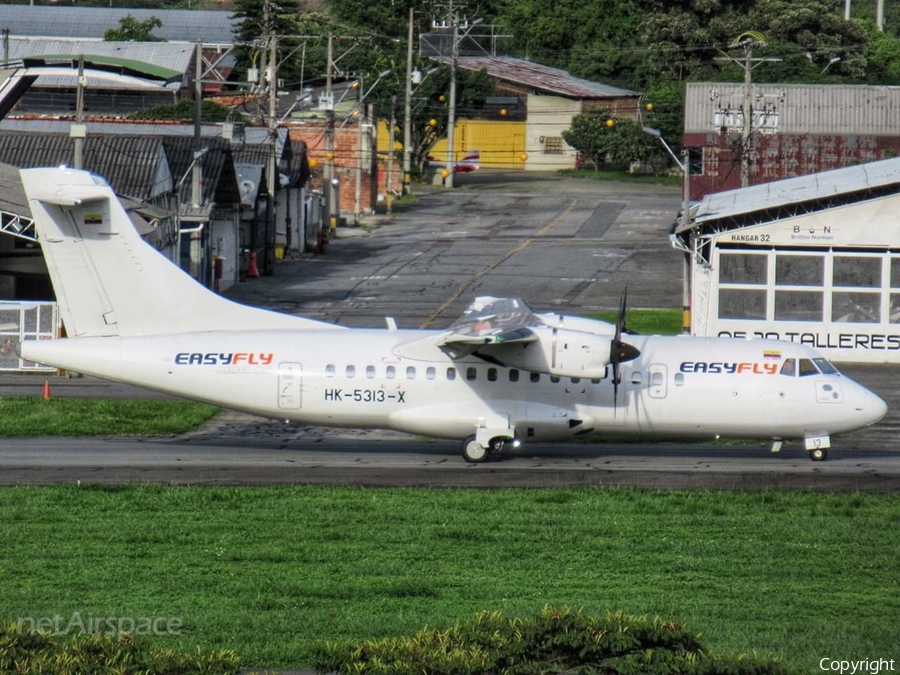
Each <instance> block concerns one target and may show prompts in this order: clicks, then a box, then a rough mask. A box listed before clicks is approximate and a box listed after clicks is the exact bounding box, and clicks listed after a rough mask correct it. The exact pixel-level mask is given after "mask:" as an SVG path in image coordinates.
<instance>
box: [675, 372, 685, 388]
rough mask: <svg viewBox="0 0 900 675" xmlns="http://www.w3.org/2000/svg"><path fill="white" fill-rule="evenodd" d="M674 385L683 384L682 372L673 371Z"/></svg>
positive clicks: (680, 385) (679, 385)
mask: <svg viewBox="0 0 900 675" xmlns="http://www.w3.org/2000/svg"><path fill="white" fill-rule="evenodd" d="M675 386H676V387H683V386H684V373H675Z"/></svg>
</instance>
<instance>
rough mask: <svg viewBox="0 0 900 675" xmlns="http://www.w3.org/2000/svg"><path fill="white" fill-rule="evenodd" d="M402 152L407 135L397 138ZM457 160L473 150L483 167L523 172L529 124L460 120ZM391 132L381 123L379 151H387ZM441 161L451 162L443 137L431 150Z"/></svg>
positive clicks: (455, 140) (457, 138) (457, 127)
mask: <svg viewBox="0 0 900 675" xmlns="http://www.w3.org/2000/svg"><path fill="white" fill-rule="evenodd" d="M394 140H395V142H396V147H397V149H398V150H402V149H403V135H402V134H397V135H396V138H395V139H394ZM453 145H455V146H456V156H455V159H456V161H459V160H461V159H462V158H463V157H465V156H466V153H467V152H469V151H471V150H478V151H479V153H480V154H481V166H483V167H486V168H493V169H523V168H525V166H524V163H523V162H522V159H521V155H522V153H523V152H525V122H501V121H496V120H465V119H463V120H457V123H456V135H455V137H454V139H453ZM387 149H388V130H387V125H386V124H385V123H384V122H383V121H379V123H378V150H379V151H381V152H387ZM431 155H432V156H433V157H434V158H435V159H436V160H438V161H441V162H442V161H446V159H447V140H446V139H445V138H442V139H441V140H439V141H438V142H437V143H435V145H434V147H433V148H432V149H431Z"/></svg>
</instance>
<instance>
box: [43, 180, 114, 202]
mask: <svg viewBox="0 0 900 675" xmlns="http://www.w3.org/2000/svg"><path fill="white" fill-rule="evenodd" d="M109 192H110V191H109V187H108V186H107V187H100V186H96V185H66V186H63V187H55V186H52V185H46V186H43V189H38V190H37V191H36V192H35V193H34V194H32V195H31V199H37V200H38V201H41V202H43V203H45V204H53V205H55V206H78V205H80V204H90V203H92V202H102V201H104V200H107V199H109V196H110V195H109Z"/></svg>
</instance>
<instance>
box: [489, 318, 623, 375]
mask: <svg viewBox="0 0 900 675" xmlns="http://www.w3.org/2000/svg"><path fill="white" fill-rule="evenodd" d="M531 330H532V331H533V332H534V333H535V334H536V335H537V336H538V337H539V338H540V339H539V340H536V341H534V342H529V343H524V344H517V345H509V347H508V348H507V349H508V350H509V351H505V352H504V353H503V355H502V358H501V360H502V361H503V363H504V365H506V366H509V367H510V368H519V369H521V370H528V371H531V372H534V373H546V374H548V375H558V376H560V377H583V378H586V379H595V378H602V377H605V375H606V366H607V365H609V353H610V346H611V343H612V337H611V336H607V335H597V334H596V333H586V332H584V331H580V330H571V329H567V328H552V327H550V326H539V327H534V328H532V329H531Z"/></svg>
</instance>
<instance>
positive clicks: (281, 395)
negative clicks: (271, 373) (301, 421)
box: [278, 363, 303, 410]
mask: <svg viewBox="0 0 900 675" xmlns="http://www.w3.org/2000/svg"><path fill="white" fill-rule="evenodd" d="M302 374H303V367H302V366H301V365H300V364H299V363H279V364H278V407H279V408H281V409H283V410H299V409H300V407H301V403H302V399H301V396H300V392H301V385H302V383H303V378H302Z"/></svg>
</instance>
